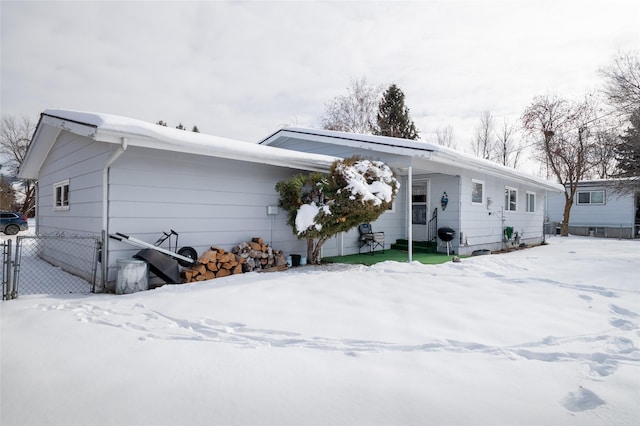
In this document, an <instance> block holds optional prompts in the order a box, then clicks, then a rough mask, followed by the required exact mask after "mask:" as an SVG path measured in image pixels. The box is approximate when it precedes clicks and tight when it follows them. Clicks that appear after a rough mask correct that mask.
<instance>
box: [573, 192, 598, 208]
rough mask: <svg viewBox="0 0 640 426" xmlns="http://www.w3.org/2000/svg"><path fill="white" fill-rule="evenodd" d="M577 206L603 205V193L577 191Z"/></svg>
mask: <svg viewBox="0 0 640 426" xmlns="http://www.w3.org/2000/svg"><path fill="white" fill-rule="evenodd" d="M578 204H579V205H590V204H604V191H578Z"/></svg>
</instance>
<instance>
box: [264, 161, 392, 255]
mask: <svg viewBox="0 0 640 426" xmlns="http://www.w3.org/2000/svg"><path fill="white" fill-rule="evenodd" d="M399 188H400V184H399V182H398V181H397V179H396V177H395V174H394V172H393V171H392V170H391V169H390V168H389V167H388V166H387V165H386V164H384V163H383V162H381V161H371V160H366V159H362V158H360V157H351V158H347V159H344V160H339V161H336V162H335V163H333V164H332V166H331V168H330V170H329V175H324V174H322V173H318V172H314V173H309V174H299V175H296V176H294V177H292V178H291V179H288V180H284V181H280V182H278V183H277V185H276V190H277V191H278V193H279V194H280V206H281V207H282V208H283V209H284V210H286V211H287V213H288V220H287V223H288V224H289V225H290V226H291V228H292V229H293V233H294V234H295V235H296V236H297V237H298V238H306V239H307V259H308V262H309V263H314V264H317V263H320V248H321V247H322V245H323V244H324V243H325V241H327V240H328V239H329V238H331V237H333V236H334V235H336V234H337V233H339V232H344V231H348V230H350V229H353V228H355V227H357V226H358V225H360V224H361V223H363V222H373V221H375V220H376V219H377V218H378V217H379V216H380V215H381V214H382V213H384V212H385V211H386V210H387V209H389V207H390V206H391V204H392V203H393V200H394V199H395V196H396V194H397V193H398V190H399Z"/></svg>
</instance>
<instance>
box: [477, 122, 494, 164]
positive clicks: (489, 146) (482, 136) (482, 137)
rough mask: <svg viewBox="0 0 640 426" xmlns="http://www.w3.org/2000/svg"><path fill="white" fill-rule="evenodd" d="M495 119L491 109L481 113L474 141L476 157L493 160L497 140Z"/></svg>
mask: <svg viewBox="0 0 640 426" xmlns="http://www.w3.org/2000/svg"><path fill="white" fill-rule="evenodd" d="M493 129H494V120H493V116H492V115H491V112H490V111H484V112H483V113H482V115H480V124H478V127H477V128H476V139H475V141H474V143H473V154H474V155H475V156H476V157H480V158H484V159H485V160H492V159H493V158H492V157H493V154H494V145H495V141H494V139H493V133H494V130H493Z"/></svg>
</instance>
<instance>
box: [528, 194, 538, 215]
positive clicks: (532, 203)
mask: <svg viewBox="0 0 640 426" xmlns="http://www.w3.org/2000/svg"><path fill="white" fill-rule="evenodd" d="M535 211H536V194H535V192H527V213H535Z"/></svg>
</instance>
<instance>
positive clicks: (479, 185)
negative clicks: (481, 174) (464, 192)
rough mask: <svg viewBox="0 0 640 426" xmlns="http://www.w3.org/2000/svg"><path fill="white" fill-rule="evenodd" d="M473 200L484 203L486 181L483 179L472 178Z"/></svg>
mask: <svg viewBox="0 0 640 426" xmlns="http://www.w3.org/2000/svg"><path fill="white" fill-rule="evenodd" d="M471 202H472V203H473V204H484V182H483V181H481V180H475V179H472V180H471Z"/></svg>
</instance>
